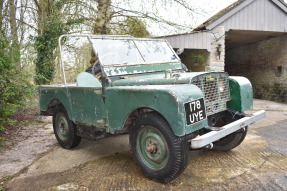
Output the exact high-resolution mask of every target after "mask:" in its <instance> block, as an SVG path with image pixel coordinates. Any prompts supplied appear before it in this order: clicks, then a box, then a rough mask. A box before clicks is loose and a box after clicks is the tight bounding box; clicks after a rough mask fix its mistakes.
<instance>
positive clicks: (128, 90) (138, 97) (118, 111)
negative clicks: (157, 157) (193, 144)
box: [106, 84, 207, 136]
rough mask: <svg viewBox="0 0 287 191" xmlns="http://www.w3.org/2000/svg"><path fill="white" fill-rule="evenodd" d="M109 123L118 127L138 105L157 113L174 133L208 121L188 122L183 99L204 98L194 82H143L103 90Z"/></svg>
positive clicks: (179, 134) (120, 126) (110, 125)
mask: <svg viewBox="0 0 287 191" xmlns="http://www.w3.org/2000/svg"><path fill="white" fill-rule="evenodd" d="M106 95H107V97H106V104H107V111H108V123H109V127H110V128H112V129H117V130H120V129H122V128H123V127H124V123H125V120H126V118H127V117H128V116H129V114H130V113H131V112H133V111H135V110H136V109H138V108H150V109H153V110H155V111H157V112H158V113H160V114H161V115H162V116H163V117H164V118H165V119H166V120H167V122H168V123H169V124H170V126H171V128H172V130H173V132H174V134H175V135H177V136H183V135H185V134H189V133H191V132H193V131H196V130H198V129H200V128H201V127H203V126H206V125H207V120H206V119H204V120H202V121H200V122H198V123H195V124H192V125H187V124H186V118H185V109H184V103H187V102H190V101H192V100H195V99H199V98H203V97H204V96H203V93H202V91H201V90H200V89H199V88H198V87H197V86H195V85H192V84H184V85H146V86H121V87H109V88H107V90H106Z"/></svg>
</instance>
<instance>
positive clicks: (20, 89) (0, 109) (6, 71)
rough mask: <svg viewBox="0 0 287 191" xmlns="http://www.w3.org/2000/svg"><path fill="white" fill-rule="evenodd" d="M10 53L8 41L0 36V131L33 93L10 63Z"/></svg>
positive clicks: (22, 73)
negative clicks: (10, 116)
mask: <svg viewBox="0 0 287 191" xmlns="http://www.w3.org/2000/svg"><path fill="white" fill-rule="evenodd" d="M12 52H13V51H11V48H10V46H9V43H8V41H6V40H5V39H4V38H3V37H1V36H0V131H1V130H4V125H5V124H7V123H9V122H11V120H9V115H11V114H13V113H14V112H15V111H16V109H17V108H19V107H21V106H24V104H25V100H26V98H27V97H28V96H31V95H32V91H33V86H32V85H30V84H29V82H28V81H27V80H26V79H27V74H25V72H23V71H21V70H20V69H19V67H17V66H16V64H13V63H12V60H13V55H11V53H12Z"/></svg>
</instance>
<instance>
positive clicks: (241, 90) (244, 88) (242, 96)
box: [227, 76, 253, 111]
mask: <svg viewBox="0 0 287 191" xmlns="http://www.w3.org/2000/svg"><path fill="white" fill-rule="evenodd" d="M229 86H230V95H231V100H230V101H229V102H227V107H228V108H231V109H234V110H236V111H245V110H248V109H251V108H252V105H253V89H252V85H251V83H250V81H249V80H248V79H247V78H244V77H234V76H230V77H229Z"/></svg>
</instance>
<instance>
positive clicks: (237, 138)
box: [213, 127, 248, 151]
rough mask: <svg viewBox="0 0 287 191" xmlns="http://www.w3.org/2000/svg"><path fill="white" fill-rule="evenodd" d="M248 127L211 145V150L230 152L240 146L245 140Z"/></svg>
mask: <svg viewBox="0 0 287 191" xmlns="http://www.w3.org/2000/svg"><path fill="white" fill-rule="evenodd" d="M247 130H248V127H245V128H243V129H240V130H238V131H236V132H234V133H232V134H230V135H228V136H226V137H224V138H222V139H220V140H219V141H217V142H214V143H213V149H214V150H218V151H230V150H232V149H234V148H235V147H237V146H238V145H240V144H241V143H242V141H243V140H244V139H245V137H246V134H247Z"/></svg>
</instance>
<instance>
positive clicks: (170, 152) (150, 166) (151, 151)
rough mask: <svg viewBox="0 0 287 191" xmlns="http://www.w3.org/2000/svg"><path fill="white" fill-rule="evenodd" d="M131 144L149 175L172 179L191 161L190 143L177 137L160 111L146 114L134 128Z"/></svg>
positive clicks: (156, 178)
mask: <svg viewBox="0 0 287 191" xmlns="http://www.w3.org/2000/svg"><path fill="white" fill-rule="evenodd" d="M130 146H131V150H132V154H133V157H134V159H135V161H136V164H137V166H138V167H139V168H140V170H141V171H142V172H143V174H144V175H145V176H147V177H148V178H150V179H152V180H155V181H158V182H168V181H171V180H173V179H174V178H176V177H177V176H179V175H180V174H181V172H183V170H184V169H185V167H186V165H187V162H188V151H189V147H188V143H187V141H186V140H185V139H184V138H179V137H176V136H175V135H174V133H173V131H172V130H171V128H170V126H169V124H168V123H167V121H166V120H165V119H164V118H162V117H161V116H160V115H159V114H157V113H146V114H143V115H142V116H141V117H140V119H139V120H138V122H137V123H136V125H135V126H134V127H133V128H132V129H131V131H130Z"/></svg>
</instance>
